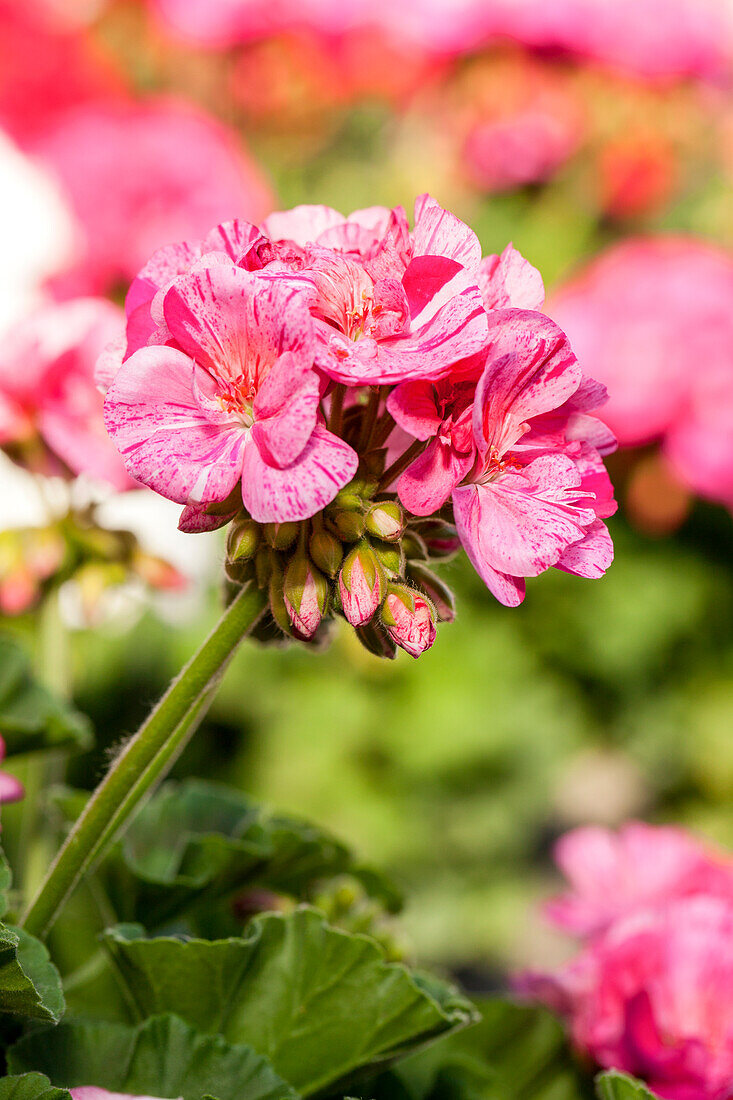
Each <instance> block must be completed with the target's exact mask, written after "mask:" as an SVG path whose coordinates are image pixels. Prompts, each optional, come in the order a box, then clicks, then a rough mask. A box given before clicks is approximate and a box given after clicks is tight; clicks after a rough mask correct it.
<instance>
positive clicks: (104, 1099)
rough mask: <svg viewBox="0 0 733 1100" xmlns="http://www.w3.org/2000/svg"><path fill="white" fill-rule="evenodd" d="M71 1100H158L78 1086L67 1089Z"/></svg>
mask: <svg viewBox="0 0 733 1100" xmlns="http://www.w3.org/2000/svg"><path fill="white" fill-rule="evenodd" d="M69 1092H70V1093H71V1096H72V1097H73V1100H159V1098H158V1097H155V1096H140V1095H138V1094H137V1093H135V1094H133V1093H129V1092H108V1090H107V1089H100V1088H97V1086H96V1085H80V1086H79V1087H78V1088H75V1089H69Z"/></svg>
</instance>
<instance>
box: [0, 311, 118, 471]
mask: <svg viewBox="0 0 733 1100" xmlns="http://www.w3.org/2000/svg"><path fill="white" fill-rule="evenodd" d="M122 320H123V318H122V313H121V311H120V310H119V309H118V308H117V306H114V305H112V304H111V303H110V302H107V301H104V300H102V299H97V298H80V299H76V300H73V301H69V302H63V303H60V304H55V305H47V306H43V307H42V308H41V309H39V310H37V311H36V312H35V313H33V314H31V315H30V316H29V317H28V318H27V319H26V320H24V321H22V322H21V323H20V324H18V325H17V326H15V327H14V328H13V329H12V330H11V331H10V332H9V333H7V334H6V335H5V337H4V339H3V342H2V346H0V446H2V447H6V448H13V449H14V453H19V457H20V458H21V459H22V460H24V461H26V462H27V463H29V464H30V465H32V466H34V467H38V468H39V469H40V470H41V471H42V472H54V471H55V472H59V470H63V469H64V468H68V469H69V470H71V471H72V473H74V474H88V475H89V476H90V477H93V478H100V479H102V480H104V481H108V482H109V483H110V484H111V485H113V486H114V487H115V488H117V489H127V488H130V485H131V482H130V480H129V478H128V477H127V475H126V474H125V471H124V468H123V466H122V463H121V461H120V458H119V455H118V454H117V452H116V450H115V448H114V446H113V445H112V443H111V441H110V439H109V438H108V436H107V433H106V432H105V430H104V424H103V421H102V397H101V395H100V393H99V392H98V390H97V388H96V384H95V381H94V370H95V365H96V360H97V358H98V356H99V355H100V353H101V352H102V351H103V349H104V348H105V347H106V345H107V344H108V343H109V342H110V341H111V340H113V339H115V338H116V337H118V336H119V333H120V330H121V327H122ZM36 437H40V439H41V440H42V442H43V444H44V449H42V450H41V451H39V450H38V448H37V447H36V446H35V445H34V440H35V439H36ZM18 448H21V451H20V452H18V451H17V449H18ZM59 461H60V462H61V463H62V464H63V466H62V467H59Z"/></svg>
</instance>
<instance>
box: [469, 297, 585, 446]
mask: <svg viewBox="0 0 733 1100" xmlns="http://www.w3.org/2000/svg"><path fill="white" fill-rule="evenodd" d="M488 317H489V340H488V357H487V361H486V367H485V369H484V372H483V374H482V376H481V379H480V381H479V384H478V387H477V390H476V400H475V403H474V433H475V436H476V441H477V443H479V444H480V445H481V441H483V444H485V447H486V449H487V450H494V451H496V452H497V454H499V455H503V454H504V453H505V452H506V450H507V448H508V447H510V446H512V444H513V443H515V442H516V441H517V439H519V437H520V436H521V435H522V432H523V430H524V429H523V424H524V422H525V421H526V420H528V419H530V418H531V417H533V416H538V415H540V414H541V413H546V412H549V411H551V410H552V409H556V408H558V407H559V406H560V405H562V404H563V403H564V402H565V401H567V400H568V398H569V397H570V396H571V394H573V393H574V392H575V391H576V390H577V388H578V386H579V385H580V381H581V371H580V367H579V366H578V362H577V360H576V358H575V356H574V355H573V352H572V350H571V348H570V344H569V343H568V339H567V337H566V336H565V334H564V332H562V330H561V329H559V328H558V327H557V325H556V324H555V323H554V321H551V320H550V319H549V317H545V316H544V315H543V314H541V313H532V312H530V311H529V310H520V309H502V310H495V311H494V312H493V313H490V314H489V315H488Z"/></svg>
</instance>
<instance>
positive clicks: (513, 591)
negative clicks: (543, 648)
mask: <svg viewBox="0 0 733 1100" xmlns="http://www.w3.org/2000/svg"><path fill="white" fill-rule="evenodd" d="M453 514H454V517H455V521H456V529H457V531H458V537H459V538H460V540H461V543H462V544H463V548H464V550H465V551H466V554H467V555H468V559H469V561H470V562H471V565H472V566H473V567H474V569H475V570H476V572H477V573H478V575H479V577H480V578H481V580H482V581H483V582H484V584H485V585H486V587H487V588H488V589H489V591H490V592H491V593H492V594H493V595H494V596H496V598H497V600H498V601H499V603H503V604H504V606H505V607H518V606H519V604H520V603H521V602H522V600H523V599H524V587H525V586H524V579H523V578H522V577H512V576H509V575H508V574H507V573H502V572H500V571H499V570H498V569H494V567H493V566H492V565H490V564H489V562H488V561H487V559H486V555H485V553H484V550H483V546H482V539H481V523H482V517H481V497H480V487H479V486H478V485H462V486H460V487H459V488H457V489H454V490H453Z"/></svg>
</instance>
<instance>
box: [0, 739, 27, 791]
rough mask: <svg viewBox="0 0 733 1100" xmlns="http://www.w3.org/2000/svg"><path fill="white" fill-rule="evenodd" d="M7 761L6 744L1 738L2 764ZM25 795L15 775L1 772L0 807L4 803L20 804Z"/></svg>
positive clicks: (0, 756) (0, 758)
mask: <svg viewBox="0 0 733 1100" xmlns="http://www.w3.org/2000/svg"><path fill="white" fill-rule="evenodd" d="M4 759H5V742H4V741H3V739H2V737H0V763H2V761H3V760H4ZM24 794H25V791H24V790H23V784H22V783H20V782H19V781H18V780H17V779H16V778H15V776H14V775H8V773H7V772H0V805H1V804H2V803H3V802H18V801H20V799H21V798H22V797H23V795H24Z"/></svg>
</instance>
